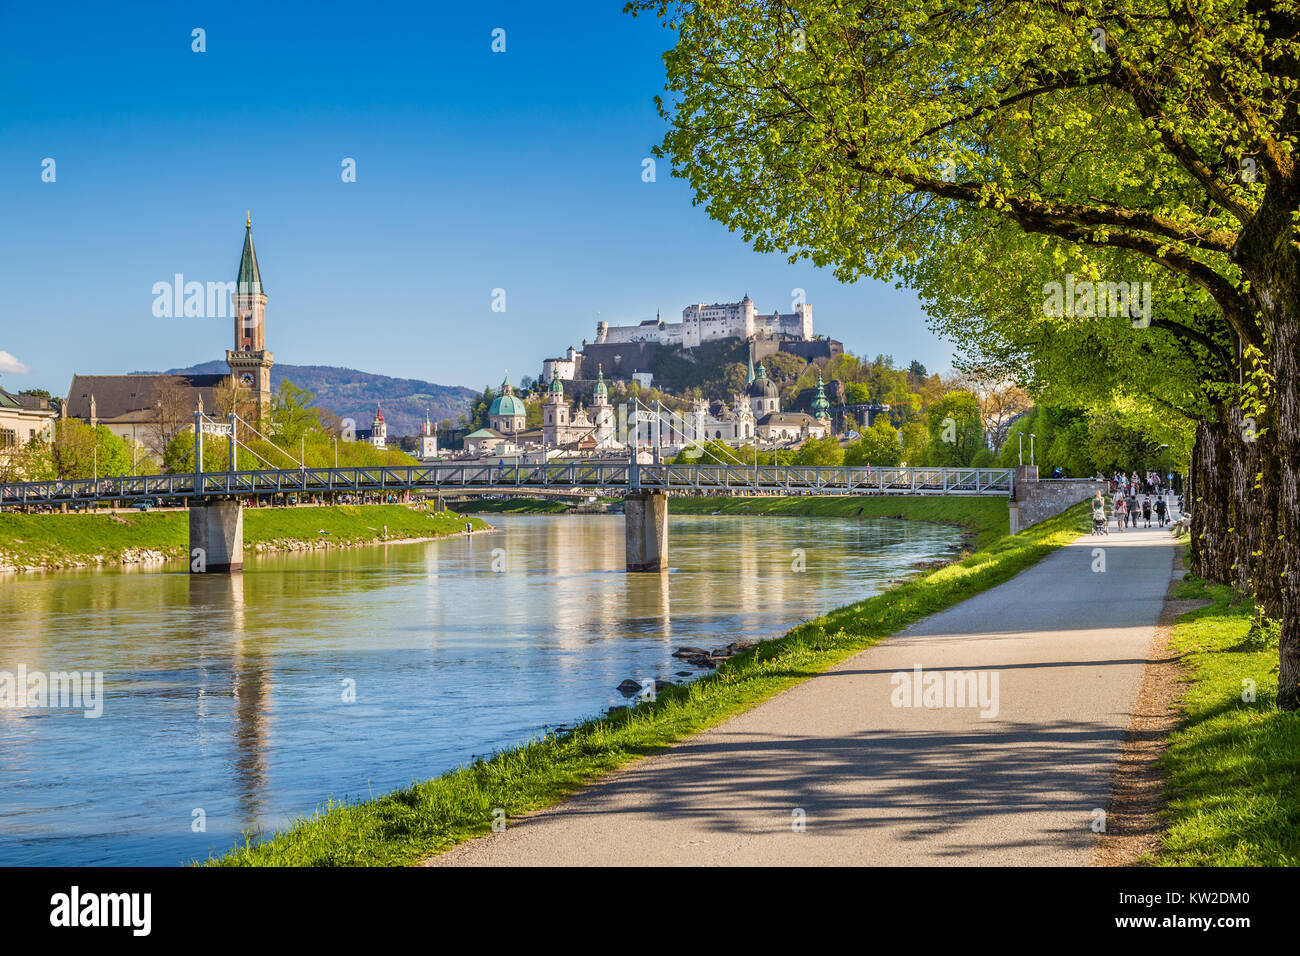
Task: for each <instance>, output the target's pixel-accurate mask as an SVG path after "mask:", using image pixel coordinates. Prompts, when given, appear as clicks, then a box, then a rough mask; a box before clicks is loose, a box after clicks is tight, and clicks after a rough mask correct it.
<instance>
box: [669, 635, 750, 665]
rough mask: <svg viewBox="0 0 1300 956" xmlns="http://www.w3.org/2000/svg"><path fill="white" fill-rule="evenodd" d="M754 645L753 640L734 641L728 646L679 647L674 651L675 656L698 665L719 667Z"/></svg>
mask: <svg viewBox="0 0 1300 956" xmlns="http://www.w3.org/2000/svg"><path fill="white" fill-rule="evenodd" d="M753 646H754V642H753V641H733V642H732V643H730V644H728V645H727V646H726V647H715V648H714V649H713V650H711V651H706V650H705V649H704V648H702V647H679V648H678V649H677V650H675V651H673V657H676V658H678V659H680V660H684V661H685V662H686V663H687V664H694V665H695V666H696V667H710V668H712V667H717V666H718V665H719V664H721V663H722V662H723V661H725V660H726V659H727V658H729V657H735V656H736V655H737V654H740V653H743V652H744V651H747V650H749V648H751V647H753Z"/></svg>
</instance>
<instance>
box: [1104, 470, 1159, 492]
mask: <svg viewBox="0 0 1300 956" xmlns="http://www.w3.org/2000/svg"><path fill="white" fill-rule="evenodd" d="M1170 477H1172V476H1170ZM1109 481H1110V490H1111V493H1112V494H1115V493H1117V492H1123V493H1124V497H1125V498H1129V497H1131V496H1134V495H1159V496H1161V497H1163V496H1164V495H1165V494H1167V493H1168V486H1167V485H1166V484H1165V478H1164V476H1163V475H1161V474H1159V473H1158V472H1154V471H1148V472H1147V473H1146V474H1145V475H1139V474H1138V473H1137V472H1136V471H1135V472H1133V473H1132V474H1131V475H1126V474H1124V473H1123V472H1122V471H1117V472H1115V473H1114V474H1113V475H1111V476H1110V479H1109Z"/></svg>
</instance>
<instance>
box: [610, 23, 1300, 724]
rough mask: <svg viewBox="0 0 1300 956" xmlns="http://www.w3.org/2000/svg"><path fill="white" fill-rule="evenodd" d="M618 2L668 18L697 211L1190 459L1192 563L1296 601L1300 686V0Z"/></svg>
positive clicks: (1052, 398)
mask: <svg viewBox="0 0 1300 956" xmlns="http://www.w3.org/2000/svg"><path fill="white" fill-rule="evenodd" d="M630 7H631V8H632V9H633V11H634V12H649V13H651V14H653V15H655V16H658V17H660V18H662V19H664V20H666V21H670V22H671V25H672V26H673V28H674V33H673V36H674V37H675V40H676V45H675V47H674V48H673V49H672V50H670V51H669V52H667V53H666V54H665V56H664V62H665V64H666V69H667V92H668V95H667V96H665V97H663V99H662V104H663V105H662V106H661V110H662V114H663V116H664V118H665V119H666V120H667V121H668V123H669V124H670V125H669V131H668V133H667V135H666V137H665V140H664V142H663V144H662V146H661V147H659V149H658V151H657V152H658V155H660V156H661V157H662V156H667V157H669V158H670V159H671V162H672V165H673V170H674V172H675V173H676V174H677V175H680V176H682V177H684V178H686V179H687V180H688V181H689V182H690V184H691V187H692V189H693V191H694V194H695V200H696V201H697V202H699V203H700V204H702V205H704V206H705V207H706V208H707V209H708V211H709V213H710V215H712V216H713V217H714V218H716V219H718V220H719V221H720V222H721V223H722V224H723V225H725V226H727V227H728V228H729V229H731V230H733V231H735V232H737V233H739V234H742V235H745V236H746V237H747V239H749V241H751V242H752V244H753V245H754V247H755V249H757V250H758V251H761V252H772V251H780V252H783V253H785V254H786V255H788V256H790V257H791V258H800V257H806V258H810V259H812V260H813V261H815V262H816V263H817V264H819V265H825V266H829V267H831V268H833V269H834V270H835V272H836V275H837V276H838V277H839V278H840V279H842V280H845V281H851V280H854V279H857V278H860V277H864V276H866V277H874V278H877V279H884V280H889V281H894V282H898V283H902V284H905V285H907V286H909V287H910V288H912V289H914V290H916V291H917V292H918V294H919V295H920V296H921V298H922V300H923V302H924V305H925V308H926V310H927V313H928V315H929V317H930V320H931V324H932V326H933V327H934V328H935V329H936V330H938V331H939V332H941V333H943V334H944V335H945V336H946V337H948V338H949V339H951V340H952V341H955V342H957V343H958V344H959V346H960V347H961V349H962V351H963V354H964V361H965V362H966V363H967V367H968V368H970V369H973V370H976V369H977V370H981V371H983V372H986V373H989V374H991V375H993V376H994V377H998V376H1001V377H1006V378H1011V379H1014V380H1016V381H1017V382H1018V383H1019V384H1020V385H1022V386H1024V387H1025V388H1026V389H1027V390H1028V391H1029V392H1030V393H1031V394H1032V395H1033V396H1034V398H1035V400H1036V401H1037V402H1038V403H1040V404H1042V405H1046V406H1051V407H1062V408H1078V409H1083V410H1084V411H1085V413H1086V415H1087V421H1088V424H1087V426H1086V427H1087V435H1088V438H1089V440H1090V441H1094V442H1095V443H1096V444H1097V445H1098V446H1099V447H1111V448H1117V449H1121V450H1122V446H1123V445H1124V444H1125V443H1126V442H1127V441H1128V440H1129V439H1128V438H1127V437H1126V433H1125V432H1124V431H1122V430H1123V429H1127V430H1129V432H1130V433H1131V432H1137V433H1138V434H1140V435H1141V436H1142V438H1143V439H1144V440H1146V441H1148V442H1155V443H1157V445H1163V444H1168V445H1170V446H1171V449H1172V450H1173V451H1174V453H1175V454H1176V455H1184V454H1185V455H1186V457H1187V458H1188V459H1189V468H1190V475H1191V483H1192V488H1193V492H1194V503H1193V505H1192V515H1193V526H1192V546H1191V558H1192V570H1193V572H1194V573H1196V574H1198V575H1201V576H1203V577H1206V578H1209V579H1211V580H1216V581H1223V582H1227V583H1231V584H1233V585H1234V586H1235V587H1237V588H1238V589H1239V590H1240V591H1242V592H1243V593H1246V594H1249V595H1251V596H1252V597H1253V599H1254V601H1255V603H1256V607H1257V608H1258V609H1259V611H1260V613H1261V615H1263V616H1266V617H1268V618H1278V619H1280V622H1281V629H1280V633H1281V641H1280V651H1279V692H1278V693H1279V703H1280V705H1281V706H1282V707H1284V708H1288V709H1295V708H1300V544H1298V542H1300V219H1298V218H1297V211H1298V210H1300V168H1298V167H1297V163H1296V157H1297V155H1300V57H1297V56H1296V49H1297V43H1298V41H1300V8H1298V7H1297V6H1296V5H1295V3H1293V2H1291V0H1252V2H1246V3H1236V2H1229V0H1208V2H1199V3H1196V4H1191V5H1181V4H1174V5H1168V4H1160V3H1148V2H1141V0H1139V2H1137V3H1133V4H1124V5H1119V6H1117V5H1115V4H1113V3H1109V2H1103V0H1072V2H1068V3H1028V4H1012V5H1005V4H993V5H990V4H987V3H983V2H981V0H945V2H944V3H943V4H941V5H938V6H936V5H935V4H933V3H931V2H928V0H897V2H895V3H891V4H879V5H871V4H856V3H849V4H816V5H809V4H804V3H770V4H752V3H749V2H746V0H709V2H708V3H704V2H681V3H677V2H673V3H668V2H662V0H634V2H633V3H632V4H630ZM814 8H815V14H814V13H813V12H812V11H813V10H814ZM784 37H789V38H791V39H790V42H788V43H787V42H781V39H780V38H784ZM796 41H797V42H796ZM755 184H761V188H756V187H755ZM1094 422H1095V425H1094ZM1081 435H1082V433H1081V432H1080V431H1079V430H1078V429H1075V428H1073V423H1070V424H1066V425H1065V427H1064V428H1063V429H1062V437H1061V454H1062V455H1063V456H1066V457H1068V456H1069V454H1071V451H1070V449H1071V448H1072V447H1077V446H1078V439H1079V438H1080V437H1081ZM1189 438H1190V439H1191V442H1190V450H1188V449H1187V446H1188V439H1189ZM1054 445H1055V442H1054V443H1053V446H1054Z"/></svg>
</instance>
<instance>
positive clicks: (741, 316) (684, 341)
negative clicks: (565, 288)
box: [542, 294, 844, 385]
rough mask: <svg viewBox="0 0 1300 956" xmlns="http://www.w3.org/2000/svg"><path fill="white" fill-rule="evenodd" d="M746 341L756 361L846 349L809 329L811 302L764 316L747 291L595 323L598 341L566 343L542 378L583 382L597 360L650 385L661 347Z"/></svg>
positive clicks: (831, 353)
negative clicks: (622, 321)
mask: <svg viewBox="0 0 1300 956" xmlns="http://www.w3.org/2000/svg"><path fill="white" fill-rule="evenodd" d="M725 341H748V342H749V343H751V349H750V355H751V357H752V359H754V360H760V359H762V358H765V357H766V356H768V355H771V354H772V353H774V352H790V353H793V354H795V355H798V356H800V357H802V358H804V359H805V360H812V359H816V358H831V357H833V356H835V355H839V354H841V353H843V351H844V345H843V343H841V342H837V341H835V340H834V339H828V338H825V337H818V336H815V335H814V334H813V317H812V306H811V305H809V304H808V303H806V302H801V303H798V304H797V305H795V306H794V312H792V313H789V314H785V313H782V312H780V311H776V312H773V313H771V314H770V315H763V314H761V313H760V312H759V311H758V308H757V306H755V305H754V301H753V300H752V299H751V298H750V297H749V295H748V294H746V295H745V297H744V298H743V299H741V300H740V301H739V302H715V303H713V304H712V305H705V304H704V303H699V304H694V305H688V306H687V307H686V308H684V309H682V320H681V321H680V322H665V321H664V320H663V318H662V316H656V317H655V318H653V319H646V320H645V321H644V322H642V323H640V324H639V325H610V324H609V323H608V322H597V323H596V340H595V341H594V342H588V341H586V340H585V339H584V340H583V342H582V349H581V350H578V349H574V348H572V347H570V348H569V349H568V351H567V352H566V353H565V354H564V355H562V356H559V357H557V358H548V359H545V360H544V361H543V363H542V381H543V382H544V383H546V384H547V385H549V384H550V383H551V382H552V381H553V380H554V379H557V378H558V379H561V380H563V381H574V382H582V381H584V380H586V379H589V378H591V375H590V371H588V372H587V374H584V367H585V368H586V369H588V370H594V368H595V367H596V366H597V365H601V366H603V367H604V369H605V371H606V373H612V374H613V375H614V376H615V377H618V378H634V377H635V378H637V379H639V380H640V381H642V384H645V385H648V384H650V380H651V374H650V370H651V369H652V368H653V367H654V364H655V359H656V358H657V356H658V353H659V350H660V349H685V350H688V351H689V350H692V349H697V348H699V347H700V346H703V345H708V344H710V343H713V342H725Z"/></svg>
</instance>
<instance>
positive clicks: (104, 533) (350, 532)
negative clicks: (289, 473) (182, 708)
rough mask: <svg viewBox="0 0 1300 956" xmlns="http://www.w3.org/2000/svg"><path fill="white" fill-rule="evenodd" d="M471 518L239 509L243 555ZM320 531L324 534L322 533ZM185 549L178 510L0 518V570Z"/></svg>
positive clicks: (349, 509)
mask: <svg viewBox="0 0 1300 956" xmlns="http://www.w3.org/2000/svg"><path fill="white" fill-rule="evenodd" d="M467 521H468V522H470V523H472V524H473V525H474V527H475V529H476V530H481V529H484V528H487V527H489V526H488V525H487V523H485V522H484V521H482V520H480V519H478V518H465V517H463V516H461V515H459V514H456V513H455V512H451V511H443V512H437V513H434V512H429V511H420V510H417V509H415V508H409V507H407V506H406V505H336V506H333V507H324V508H314V507H310V506H308V507H302V508H245V509H244V549H245V550H246V551H252V552H256V551H257V550H259V548H260V549H261V550H271V551H274V550H292V549H296V548H302V547H305V546H308V545H316V546H321V544H322V542H324V543H327V545H328V546H330V547H343V546H348V545H356V544H365V543H370V542H374V541H381V540H385V539H384V527H385V526H387V528H388V535H387V540H393V539H396V538H432V537H437V536H439V535H446V534H455V533H457V532H459V531H463V530H464V529H465V523H466V522H467ZM322 531H325V532H327V534H322V533H321V532H322ZM188 546H189V515H188V514H187V513H186V512H184V511H149V512H144V513H136V512H129V513H123V514H107V513H105V514H94V513H89V514H86V513H80V514H66V515H65V514H39V515H26V514H16V513H10V512H6V513H4V514H0V567H23V568H67V567H80V566H84V565H95V564H118V563H122V562H130V561H136V560H140V559H141V557H142V555H144V554H145V553H150V554H151V555H152V556H153V557H157V556H159V555H161V556H164V557H168V558H180V557H184V555H185V553H186V549H187V548H188Z"/></svg>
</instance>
